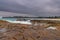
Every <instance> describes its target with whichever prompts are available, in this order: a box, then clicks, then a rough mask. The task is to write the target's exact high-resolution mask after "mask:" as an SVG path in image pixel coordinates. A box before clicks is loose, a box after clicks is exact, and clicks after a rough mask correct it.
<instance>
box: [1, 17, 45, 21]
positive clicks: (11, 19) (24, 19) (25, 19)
mask: <svg viewBox="0 0 60 40" xmlns="http://www.w3.org/2000/svg"><path fill="white" fill-rule="evenodd" d="M17 19H19V20H22V21H27V20H31V19H46V18H2V17H0V20H8V21H17Z"/></svg>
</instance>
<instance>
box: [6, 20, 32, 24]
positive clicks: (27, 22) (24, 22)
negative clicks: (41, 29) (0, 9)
mask: <svg viewBox="0 0 60 40" xmlns="http://www.w3.org/2000/svg"><path fill="white" fill-rule="evenodd" d="M6 21H8V22H10V23H20V24H32V23H31V22H30V21H10V20H6Z"/></svg>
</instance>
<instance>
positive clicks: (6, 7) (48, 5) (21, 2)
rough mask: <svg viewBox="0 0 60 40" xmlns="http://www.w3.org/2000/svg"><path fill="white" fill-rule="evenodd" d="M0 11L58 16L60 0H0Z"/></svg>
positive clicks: (59, 14)
mask: <svg viewBox="0 0 60 40" xmlns="http://www.w3.org/2000/svg"><path fill="white" fill-rule="evenodd" d="M0 11H8V12H15V13H23V14H31V15H36V16H60V0H0Z"/></svg>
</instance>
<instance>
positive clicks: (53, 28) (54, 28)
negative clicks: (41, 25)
mask: <svg viewBox="0 0 60 40" xmlns="http://www.w3.org/2000/svg"><path fill="white" fill-rule="evenodd" d="M47 29H52V30H56V27H52V26H50V27H48V28H47Z"/></svg>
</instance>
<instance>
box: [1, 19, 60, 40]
mask: <svg viewBox="0 0 60 40" xmlns="http://www.w3.org/2000/svg"><path fill="white" fill-rule="evenodd" d="M0 40H60V24H59V23H52V24H51V23H46V24H40V25H27V24H19V23H18V24H16V23H9V22H7V21H3V20H0Z"/></svg>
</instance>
